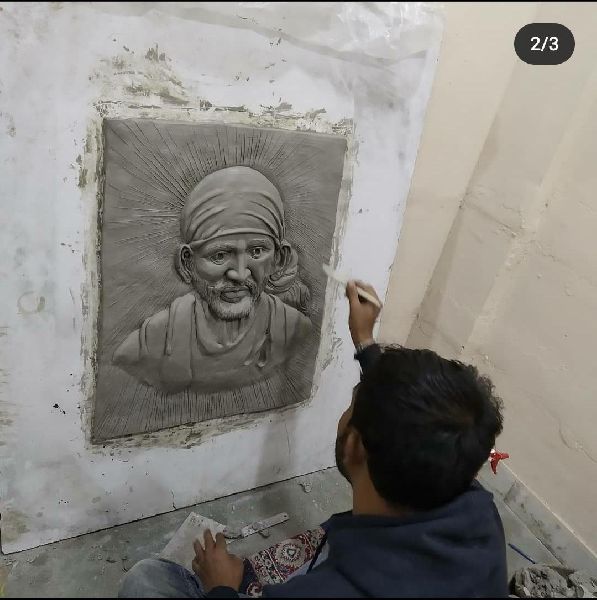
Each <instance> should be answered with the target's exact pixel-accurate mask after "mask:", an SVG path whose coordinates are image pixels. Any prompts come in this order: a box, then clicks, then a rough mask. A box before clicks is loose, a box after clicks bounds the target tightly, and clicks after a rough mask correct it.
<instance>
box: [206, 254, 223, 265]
mask: <svg viewBox="0 0 597 600" xmlns="http://www.w3.org/2000/svg"><path fill="white" fill-rule="evenodd" d="M209 260H211V262H212V263H215V264H216V265H221V264H222V263H223V262H224V261H225V260H226V252H216V253H214V254H212V255H211V256H210V257H209Z"/></svg>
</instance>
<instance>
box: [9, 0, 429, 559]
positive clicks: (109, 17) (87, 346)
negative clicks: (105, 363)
mask: <svg viewBox="0 0 597 600" xmlns="http://www.w3.org/2000/svg"><path fill="white" fill-rule="evenodd" d="M1 8H2V10H1V11H0V39H2V47H1V51H0V119H1V124H2V127H3V129H2V132H1V134H0V135H1V136H2V137H1V138H0V181H1V182H2V183H1V187H0V206H1V207H2V211H1V217H0V218H1V219H2V229H1V230H0V252H1V254H2V260H1V261H0V273H1V276H2V286H1V288H0V318H1V321H0V325H1V326H2V329H0V334H1V336H2V337H0V367H1V368H2V379H1V380H0V402H1V405H0V410H1V420H0V426H1V436H2V439H1V442H2V446H0V452H1V455H0V458H1V463H0V464H1V468H2V474H1V477H2V479H1V493H2V511H1V514H2V521H1V527H2V550H3V551H4V552H14V551H17V550H21V549H24V548H29V547H33V546H35V545H39V544H43V543H48V542H51V541H54V540H57V539H62V538H65V537H69V536H73V535H77V534H81V533H85V532H88V531H92V530H96V529H100V528H102V527H108V526H112V525H115V524H118V523H124V522H128V521H131V520H134V519H138V518H141V517H146V516H149V515H153V514H156V513H159V512H164V511H168V510H171V509H173V508H174V507H179V506H184V505H189V504H192V503H195V502H199V501H203V500H208V499H211V498H214V497H219V496H223V495H227V494H231V493H233V492H236V491H239V490H243V489H249V488H253V487H256V486H259V485H263V484H266V483H269V482H272V481H275V480H280V479H284V478H287V477H291V476H294V475H298V474H302V473H306V472H309V471H313V470H316V469H320V468H323V467H327V466H330V465H331V464H332V462H333V440H334V435H335V430H336V422H337V418H338V416H339V414H340V412H341V411H342V410H343V409H344V407H345V406H346V404H347V402H348V401H349V398H350V389H351V387H352V385H353V382H354V380H356V378H357V369H356V367H355V366H354V364H353V360H352V348H351V344H350V343H349V338H348V335H347V333H348V332H347V328H346V325H345V322H346V317H347V314H346V303H345V302H344V300H343V299H342V298H341V294H340V293H338V290H337V289H332V288H330V289H328V293H327V303H326V314H325V317H324V324H323V335H322V343H321V347H320V352H319V357H318V371H317V373H316V384H315V386H314V391H313V394H312V398H311V399H310V401H309V402H308V403H306V404H305V405H302V406H300V407H298V408H296V409H293V410H288V411H284V412H278V413H273V414H264V415H260V416H258V417H256V418H254V419H253V418H252V419H248V420H247V421H246V422H245V423H244V424H242V425H239V426H238V427H236V428H233V429H228V430H227V431H226V429H225V427H224V426H223V424H221V423H212V424H208V425H207V426H205V425H203V426H199V427H182V428H178V429H176V430H175V431H166V432H162V433H157V434H152V435H146V436H137V437H133V438H129V439H127V440H123V441H119V442H114V443H111V444H106V445H105V446H93V445H92V444H91V443H90V441H89V418H90V408H91V407H90V403H89V398H90V396H91V395H92V392H93V378H92V377H91V376H90V373H91V368H92V355H93V346H94V342H95V319H96V315H97V308H98V285H97V283H98V282H97V263H96V255H95V240H96V229H95V228H96V217H97V199H98V198H97V192H98V177H97V174H96V165H97V163H98V160H99V158H100V157H101V139H100V138H99V136H98V135H97V134H98V132H99V128H100V125H101V118H102V117H103V116H111V117H116V116H147V117H154V118H160V117H162V118H170V119H173V118H174V119H180V120H193V121H201V120H210V121H213V120H220V121H225V122H236V123H257V124H262V125H265V126H278V127H287V128H289V127H290V128H304V129H310V130H316V131H327V132H330V131H332V130H336V131H338V132H340V133H346V134H348V135H349V137H350V142H351V153H350V155H349V156H348V158H347V168H346V181H345V185H344V186H343V191H342V197H341V202H343V203H344V205H345V206H347V210H346V212H345V216H344V217H343V219H342V221H341V222H339V223H338V227H337V236H336V239H335V255H336V258H337V262H338V263H339V265H340V267H341V268H344V269H346V270H349V271H351V272H352V273H354V274H358V275H361V276H363V277H366V278H367V279H369V280H370V281H371V282H372V283H373V284H374V285H375V286H376V287H377V288H378V289H379V290H381V293H382V294H383V293H384V292H385V290H386V287H387V283H388V276H389V269H390V266H391V264H392V261H393V258H394V253H395V250H396V243H397V238H398V233H399V231H400V225H401V217H402V211H403V208H404V203H405V198H406V194H407V191H408V186H409V181H410V176H411V172H412V168H413V165H414V161H415V155H416V151H417V146H418V140H419V135H420V130H421V127H422V122H423V115H424V109H425V105H426V101H427V97H428V94H429V90H430V86H431V81H432V77H433V71H434V65H435V60H436V56H437V51H438V45H439V36H440V28H439V27H438V26H437V21H436V20H435V19H434V18H433V17H434V15H433V12H434V11H433V10H428V9H425V8H422V7H420V6H419V5H416V4H414V3H408V4H400V3H393V4H390V5H383V6H382V7H381V8H379V7H378V8H377V9H375V10H373V9H370V8H368V7H367V6H361V5H353V4H351V3H346V4H340V3H321V4H315V5H313V4H309V5H306V4H304V5H302V6H301V10H300V11H298V10H297V8H295V7H293V6H292V5H287V4H283V3H280V4H268V3H255V4H253V5H250V4H247V3H242V4H232V3H231V4H224V5H222V6H220V5H215V4H210V3H191V4H176V3H173V4H160V3H156V4H145V3H134V4H133V3H131V4H129V3H121V4H101V3H98V4H84V5H83V4H60V3H51V4H50V3H30V4H9V3H6V4H3V5H2V6H1ZM427 19H430V20H427ZM417 23H422V26H420V27H418V26H417ZM150 49H155V53H153V50H152V51H151V52H149V50H150ZM322 108H323V109H325V112H324V113H322V112H320V113H319V114H315V113H314V112H313V111H317V110H319V109H322ZM351 131H353V132H354V133H351ZM347 203H348V204H347Z"/></svg>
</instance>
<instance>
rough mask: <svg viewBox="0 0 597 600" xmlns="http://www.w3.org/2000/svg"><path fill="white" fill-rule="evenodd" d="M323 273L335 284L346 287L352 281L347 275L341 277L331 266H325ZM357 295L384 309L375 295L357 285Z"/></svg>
mask: <svg viewBox="0 0 597 600" xmlns="http://www.w3.org/2000/svg"><path fill="white" fill-rule="evenodd" d="M323 272H324V273H325V274H326V275H327V276H328V277H329V278H330V279H333V280H334V281H335V282H337V283H340V284H342V285H344V286H345V285H346V284H347V283H348V282H349V281H350V279H349V278H348V277H346V276H345V275H341V274H340V273H338V272H337V271H334V269H332V267H330V265H325V264H324V265H323ZM357 294H358V295H359V296H360V297H361V298H363V299H364V300H367V301H368V302H371V304H374V305H375V306H377V308H382V303H381V302H380V301H379V300H378V299H377V298H376V297H375V296H374V295H373V294H370V293H369V292H367V291H365V290H364V289H363V288H361V287H359V286H358V285H357Z"/></svg>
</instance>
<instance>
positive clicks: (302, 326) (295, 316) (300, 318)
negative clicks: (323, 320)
mask: <svg viewBox="0 0 597 600" xmlns="http://www.w3.org/2000/svg"><path fill="white" fill-rule="evenodd" d="M270 299H271V301H272V310H273V312H274V321H277V320H279V321H283V323H284V327H285V336H286V339H287V340H288V343H292V342H294V341H300V340H302V339H304V338H306V337H307V336H308V335H309V334H310V333H311V331H312V330H313V323H311V320H310V319H309V317H307V316H305V315H304V314H303V313H302V312H300V311H299V310H297V309H296V308H293V307H292V306H289V305H288V304H285V303H284V302H282V300H280V299H279V298H277V297H276V296H270ZM276 316H277V317H278V318H276ZM280 317H281V318H280Z"/></svg>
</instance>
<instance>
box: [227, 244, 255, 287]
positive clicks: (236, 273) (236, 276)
mask: <svg viewBox="0 0 597 600" xmlns="http://www.w3.org/2000/svg"><path fill="white" fill-rule="evenodd" d="M235 263H236V264H235V265H234V266H233V267H232V268H231V269H228V272H227V273H226V276H227V277H228V279H231V280H232V281H236V282H237V283H243V282H244V281H245V280H246V279H247V278H248V277H249V275H251V271H250V270H249V269H248V268H247V256H246V254H245V252H244V250H243V251H242V252H238V253H237V254H236V261H235Z"/></svg>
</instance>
